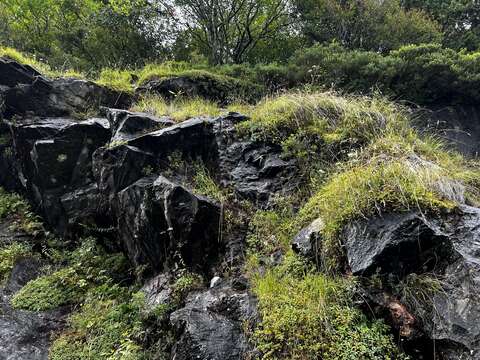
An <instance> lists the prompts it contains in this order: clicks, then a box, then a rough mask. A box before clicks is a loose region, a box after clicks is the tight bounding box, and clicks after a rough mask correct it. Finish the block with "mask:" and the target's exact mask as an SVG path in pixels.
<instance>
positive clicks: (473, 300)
mask: <svg viewBox="0 0 480 360" xmlns="http://www.w3.org/2000/svg"><path fill="white" fill-rule="evenodd" d="M345 248H346V251H347V257H348V261H349V265H350V266H351V268H352V271H353V272H354V273H356V274H362V275H373V274H374V273H375V274H376V275H377V276H382V274H383V275H384V276H385V277H384V278H385V281H386V282H387V283H388V284H389V286H390V287H391V288H393V289H395V288H396V286H397V285H398V282H399V281H400V280H401V279H403V278H405V277H406V276H407V275H410V274H413V275H415V276H416V275H420V274H427V276H429V277H433V279H434V280H433V281H436V282H438V285H439V286H440V288H441V289H440V290H434V291H433V292H432V290H428V289H424V290H422V291H430V292H432V293H430V295H428V299H431V301H428V302H426V303H423V302H417V303H416V305H415V307H412V308H410V309H408V310H409V311H411V312H412V314H413V315H414V316H416V318H417V326H418V327H419V328H420V330H421V331H422V332H423V333H424V334H425V335H426V336H427V338H429V339H431V340H434V341H435V343H436V349H437V351H438V353H439V354H444V357H443V358H442V359H478V358H480V325H479V323H478V318H479V317H480V300H479V296H478V295H479V294H480V209H478V208H473V207H468V206H461V207H460V208H459V209H457V210H456V211H455V212H452V213H450V214H444V215H442V216H436V217H432V216H427V215H425V214H420V213H418V212H411V213H406V214H390V215H385V216H383V217H382V218H376V219H372V220H364V221H360V222H356V223H354V224H351V225H349V226H347V230H346V231H345ZM420 290H421V289H419V290H417V291H420ZM401 300H405V299H401ZM376 302H377V303H381V305H382V306H384V305H385V302H384V301H379V300H378V299H377V301H376Z"/></svg>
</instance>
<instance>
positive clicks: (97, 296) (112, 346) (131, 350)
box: [49, 286, 145, 360]
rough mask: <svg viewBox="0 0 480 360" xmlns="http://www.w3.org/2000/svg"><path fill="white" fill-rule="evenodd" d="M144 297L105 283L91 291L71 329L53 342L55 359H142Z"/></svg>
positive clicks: (52, 357)
mask: <svg viewBox="0 0 480 360" xmlns="http://www.w3.org/2000/svg"><path fill="white" fill-rule="evenodd" d="M142 308H143V298H142V296H141V295H139V294H134V293H132V292H131V291H130V290H129V289H127V288H123V287H119V286H102V287H99V288H96V289H94V290H93V291H91V292H89V294H88V296H87V298H86V300H85V302H84V304H83V305H82V306H81V308H80V310H79V311H78V312H76V313H75V314H73V315H72V316H71V318H70V320H69V329H68V331H66V332H65V333H63V334H62V335H60V337H58V338H57V339H56V340H55V341H54V342H53V344H52V346H51V348H50V353H49V359H51V360H74V359H78V360H84V359H91V360H97V359H123V360H139V359H144V358H145V353H144V351H143V349H142V347H141V345H140V344H139V340H140V339H141V338H142V333H143V326H142V316H141V311H142Z"/></svg>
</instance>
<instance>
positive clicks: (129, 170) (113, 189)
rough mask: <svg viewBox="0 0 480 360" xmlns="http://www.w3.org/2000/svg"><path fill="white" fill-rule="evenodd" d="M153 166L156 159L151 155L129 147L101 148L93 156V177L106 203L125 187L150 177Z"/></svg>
mask: <svg viewBox="0 0 480 360" xmlns="http://www.w3.org/2000/svg"><path fill="white" fill-rule="evenodd" d="M155 166H156V158H155V156H154V155H153V154H152V153H149V152H146V151H142V150H140V149H138V148H136V147H134V146H129V145H120V146H116V147H113V148H110V147H102V148H100V149H98V150H97V151H96V152H95V153H94V155H93V172H94V176H95V179H96V181H97V184H98V187H99V189H100V192H101V194H102V195H103V196H104V198H106V199H107V200H106V201H107V202H108V203H110V202H111V201H112V199H113V198H114V197H115V195H116V194H117V193H119V192H120V191H122V190H124V189H125V188H126V187H127V186H130V185H132V184H133V183H134V182H135V181H137V180H139V179H140V178H142V177H145V176H147V175H150V174H149V172H150V171H153V169H154V167H155Z"/></svg>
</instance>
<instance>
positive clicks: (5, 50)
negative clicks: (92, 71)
mask: <svg viewBox="0 0 480 360" xmlns="http://www.w3.org/2000/svg"><path fill="white" fill-rule="evenodd" d="M0 57H6V58H9V59H12V60H14V61H17V62H18V63H20V64H24V65H29V66H31V67H33V68H34V69H35V70H37V71H38V72H40V73H42V74H43V75H45V76H48V77H52V78H57V77H66V78H68V77H72V78H85V75H84V74H82V73H80V72H78V71H75V70H73V69H67V70H64V71H59V70H53V69H52V68H51V67H50V66H48V64H46V63H45V62H42V61H38V60H37V59H35V58H34V57H33V56H28V55H26V54H24V53H21V52H20V51H18V50H15V49H12V48H9V47H0Z"/></svg>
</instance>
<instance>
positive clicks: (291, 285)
mask: <svg viewBox="0 0 480 360" xmlns="http://www.w3.org/2000/svg"><path fill="white" fill-rule="evenodd" d="M290 256H293V255H290ZM297 272H298V270H297ZM292 273H293V274H294V273H295V271H292V269H285V267H284V266H281V267H280V268H273V269H270V270H269V271H267V272H266V274H265V275H263V276H262V275H259V276H257V277H256V278H255V279H254V292H255V294H256V296H257V297H258V300H259V311H260V315H261V318H262V322H261V325H260V326H259V327H258V328H257V330H256V331H255V333H254V335H253V339H254V341H255V342H256V345H257V347H258V349H259V350H260V351H261V353H262V357H261V358H262V359H325V360H333V359H335V360H338V359H345V360H347V359H348V360H350V359H352V360H353V359H371V360H374V359H375V360H376V359H378V360H384V359H392V360H393V359H405V358H406V357H404V356H403V355H402V354H400V353H399V351H398V349H397V348H396V346H395V343H394V341H393V338H392V336H391V335H389V328H388V327H387V326H386V325H385V324H384V323H382V322H381V321H369V320H367V319H366V317H365V316H364V315H363V314H362V313H361V311H360V310H359V309H357V308H356V307H355V306H354V305H353V303H352V288H353V285H354V284H353V283H352V281H351V280H348V279H340V278H338V279H332V278H328V277H326V276H325V275H322V274H314V273H311V272H306V273H304V275H303V276H302V277H298V276H295V275H292Z"/></svg>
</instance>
